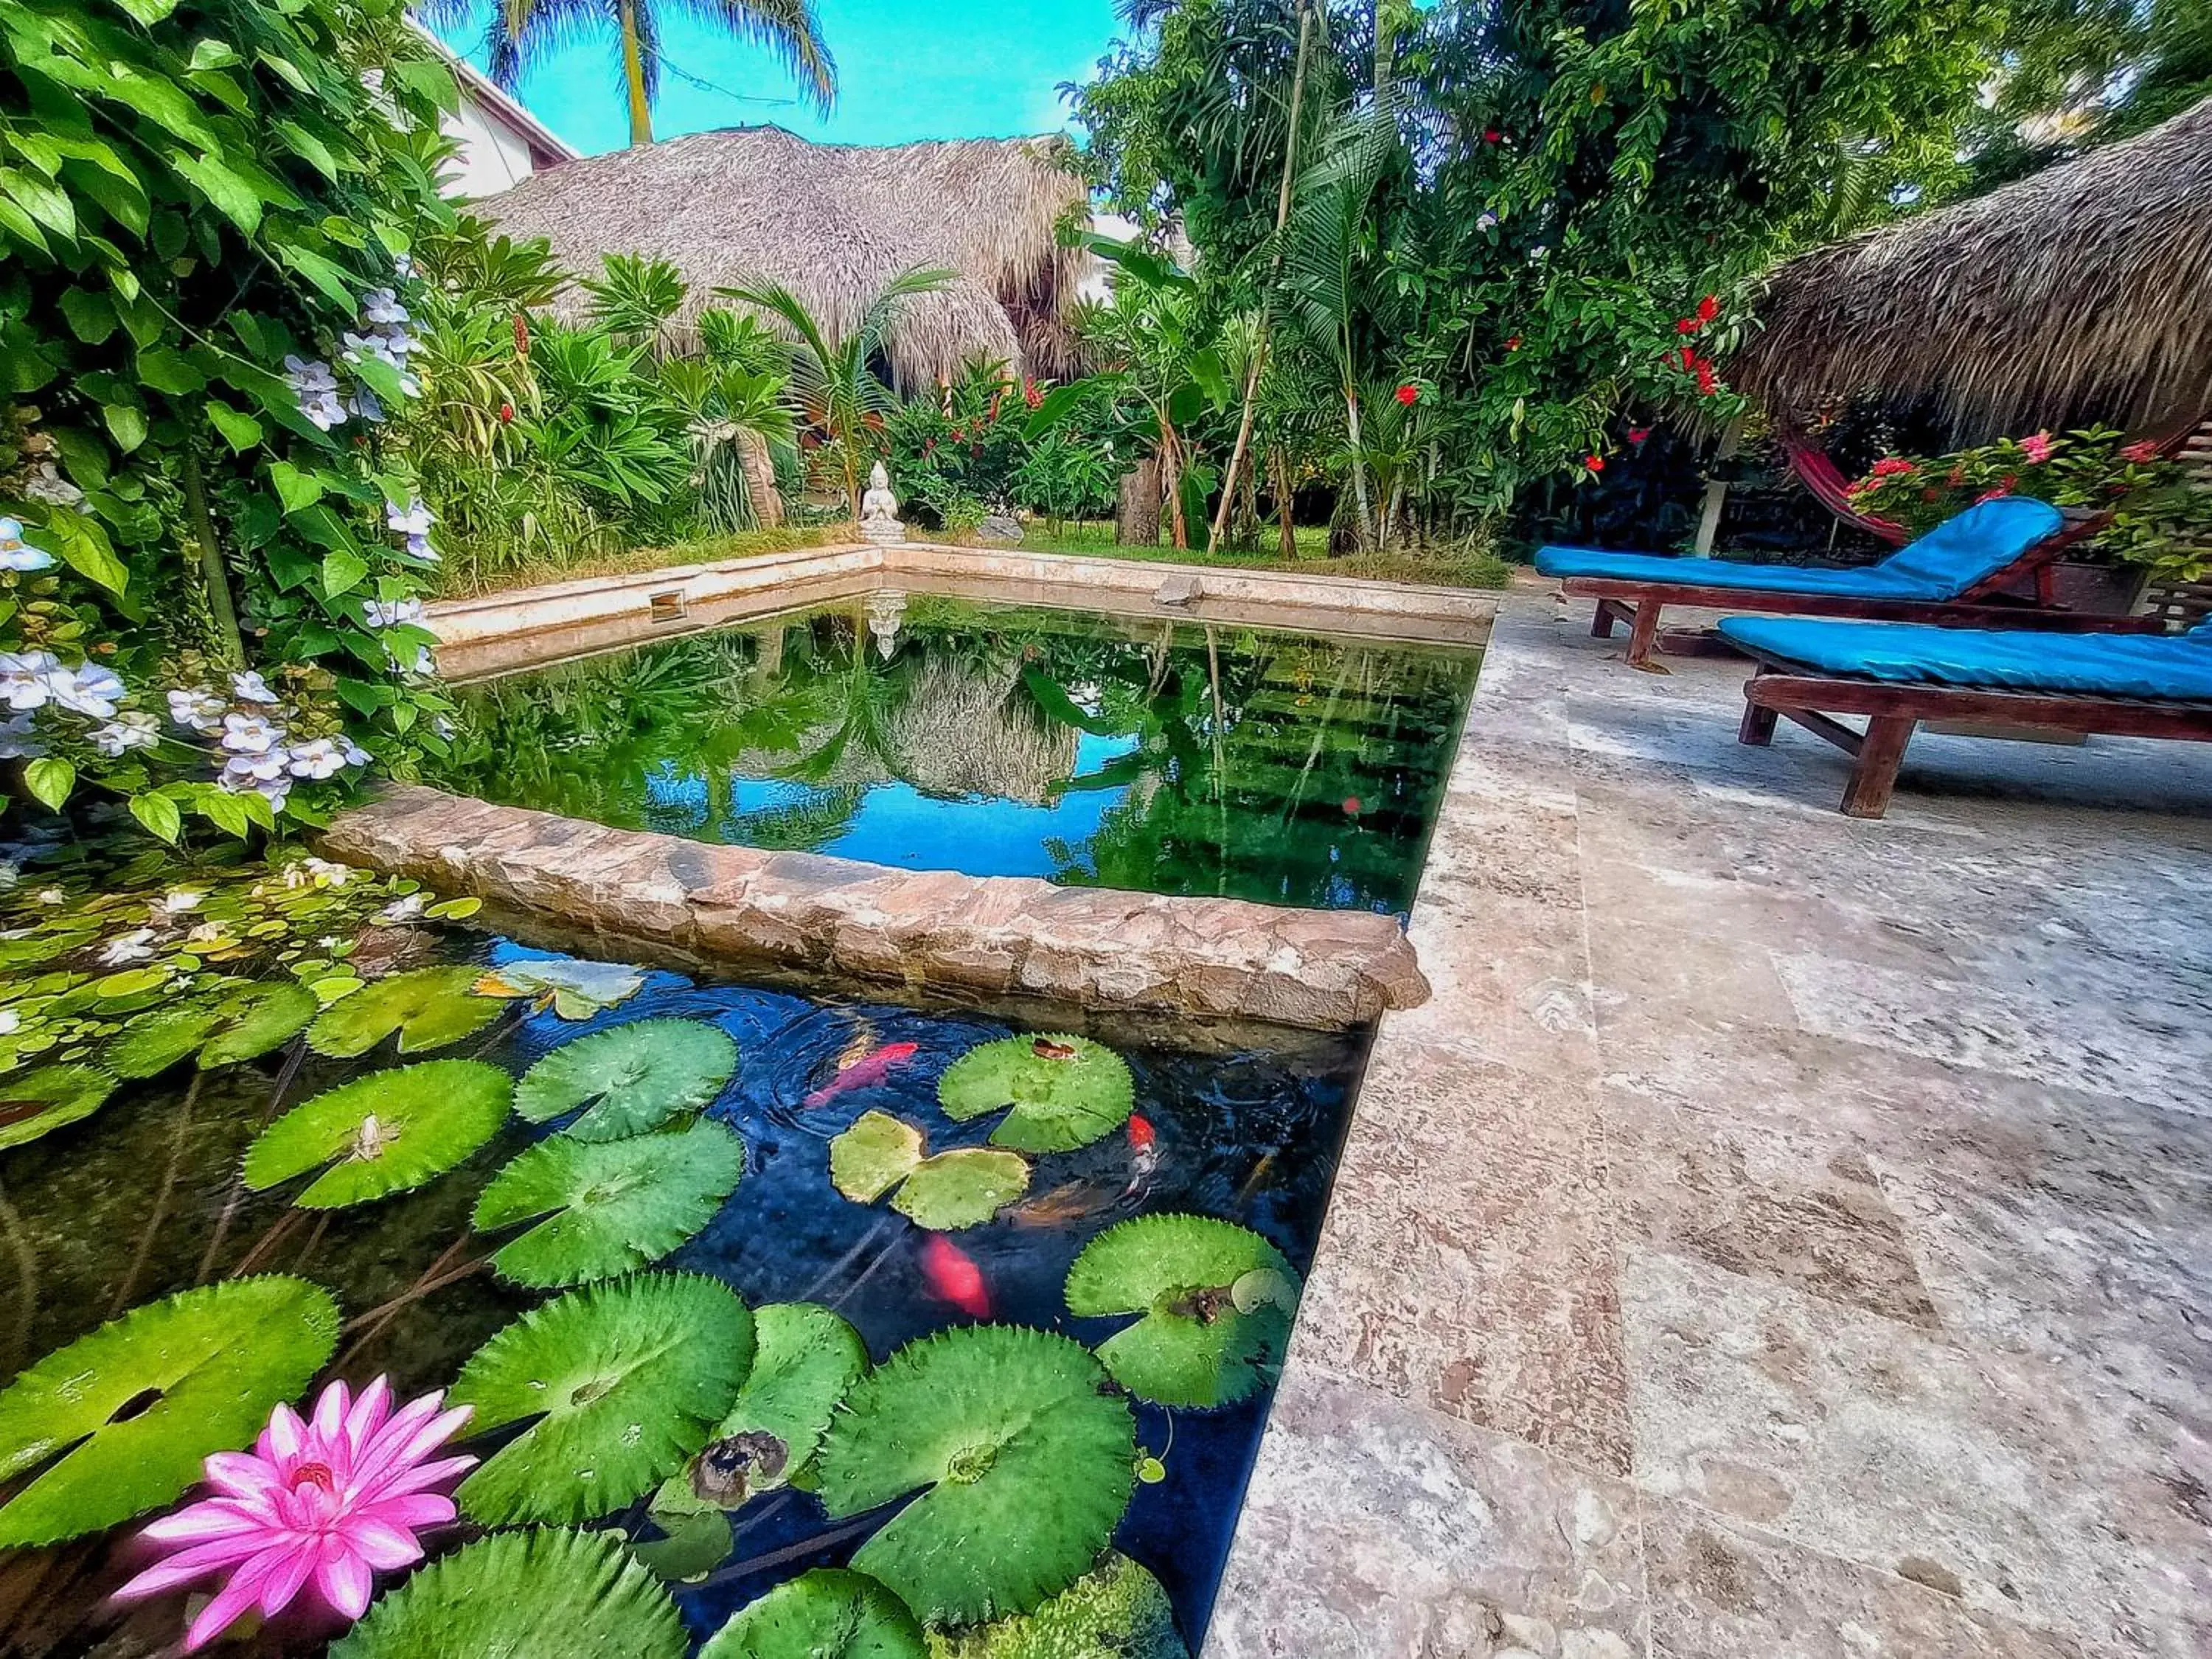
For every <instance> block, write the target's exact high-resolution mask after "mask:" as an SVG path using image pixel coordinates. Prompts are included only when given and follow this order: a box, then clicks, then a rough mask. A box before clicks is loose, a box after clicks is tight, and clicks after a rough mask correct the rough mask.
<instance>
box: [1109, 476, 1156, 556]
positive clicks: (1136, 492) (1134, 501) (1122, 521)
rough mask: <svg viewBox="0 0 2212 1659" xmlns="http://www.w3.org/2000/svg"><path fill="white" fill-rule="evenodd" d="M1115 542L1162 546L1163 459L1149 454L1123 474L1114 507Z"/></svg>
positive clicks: (1141, 545) (1134, 545)
mask: <svg viewBox="0 0 2212 1659" xmlns="http://www.w3.org/2000/svg"><path fill="white" fill-rule="evenodd" d="M1114 539H1115V541H1116V542H1117V543H1119V544H1121V546H1123V547H1158V545H1159V544H1160V458H1159V457H1158V456H1157V455H1147V456H1146V457H1145V459H1143V460H1142V461H1139V463H1138V464H1137V466H1136V469H1135V471H1131V472H1127V473H1125V474H1123V475H1122V478H1121V498H1120V500H1119V501H1117V502H1116V504H1115V508H1114Z"/></svg>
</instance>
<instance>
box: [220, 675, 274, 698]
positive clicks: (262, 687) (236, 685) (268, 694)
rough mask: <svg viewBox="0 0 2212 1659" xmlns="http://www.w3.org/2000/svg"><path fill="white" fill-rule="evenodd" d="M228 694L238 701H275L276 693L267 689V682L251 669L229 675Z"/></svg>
mask: <svg viewBox="0 0 2212 1659" xmlns="http://www.w3.org/2000/svg"><path fill="white" fill-rule="evenodd" d="M230 695H231V696H234V697H235V698H237V699H238V700H239V702H276V700H277V698H276V693H275V692H274V691H271V690H270V689H269V682H268V681H266V680H264V679H263V678H261V676H260V675H259V674H258V673H256V672H254V671H252V669H250V668H249V669H247V670H246V671H244V672H243V673H238V674H233V675H232V676H231V677H230Z"/></svg>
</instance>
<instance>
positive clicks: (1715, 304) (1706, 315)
mask: <svg viewBox="0 0 2212 1659" xmlns="http://www.w3.org/2000/svg"><path fill="white" fill-rule="evenodd" d="M1720 314H1721V302H1720V297H1719V296H1718V295H1712V294H1708V295H1705V298H1704V299H1702V300H1700V301H1698V320H1699V322H1701V323H1710V322H1711V321H1712V319H1714V318H1716V317H1717V316H1719V315H1720Z"/></svg>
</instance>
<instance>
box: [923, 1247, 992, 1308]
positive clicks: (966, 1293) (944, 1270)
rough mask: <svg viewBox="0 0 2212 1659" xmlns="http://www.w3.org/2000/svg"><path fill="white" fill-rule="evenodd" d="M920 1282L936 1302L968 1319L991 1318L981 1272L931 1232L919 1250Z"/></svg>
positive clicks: (989, 1301)
mask: <svg viewBox="0 0 2212 1659" xmlns="http://www.w3.org/2000/svg"><path fill="white" fill-rule="evenodd" d="M921 1278H922V1283H923V1284H924V1285H927V1286H928V1288H929V1293H930V1295H931V1296H933V1297H935V1298H936V1299H937V1300H938V1301H939V1302H944V1303H949V1304H951V1305H952V1306H953V1307H956V1308H957V1309H959V1310H960V1311H961V1312H962V1313H964V1314H966V1315H967V1316H969V1318H970V1319H988V1318H989V1317H990V1316H991V1297H990V1294H989V1292H988V1291H986V1290H985V1289H984V1287H983V1270H982V1269H981V1267H977V1266H976V1265H975V1261H974V1259H973V1258H972V1257H970V1256H969V1255H968V1254H967V1253H966V1252H965V1251H963V1249H961V1248H960V1247H959V1246H958V1245H957V1244H955V1243H953V1242H952V1241H951V1239H949V1238H947V1237H945V1235H944V1234H943V1233H932V1234H930V1236H929V1242H928V1243H926V1244H924V1245H923V1246H922V1247H921Z"/></svg>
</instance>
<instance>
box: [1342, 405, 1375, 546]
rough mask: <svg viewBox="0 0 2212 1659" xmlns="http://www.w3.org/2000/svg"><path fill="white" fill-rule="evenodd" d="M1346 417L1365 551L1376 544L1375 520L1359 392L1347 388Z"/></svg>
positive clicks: (1358, 532)
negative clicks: (1361, 436)
mask: <svg viewBox="0 0 2212 1659" xmlns="http://www.w3.org/2000/svg"><path fill="white" fill-rule="evenodd" d="M1344 418H1345V423H1346V427H1347V428H1349V430H1350V433H1351V436H1352V503H1353V505H1354V507H1356V508H1357V509H1358V519H1357V520H1356V521H1355V523H1354V525H1353V531H1354V533H1355V534H1356V535H1357V536H1358V548H1359V550H1360V551H1361V552H1363V553H1365V552H1369V551H1370V550H1372V549H1373V548H1374V546H1375V528H1374V526H1375V520H1374V519H1373V517H1372V516H1371V515H1370V513H1369V511H1368V507H1367V462H1366V459H1365V458H1364V455H1363V454H1362V453H1361V451H1360V447H1359V394H1358V393H1357V392H1352V391H1350V390H1348V389H1347V390H1346V392H1345V394H1344Z"/></svg>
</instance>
